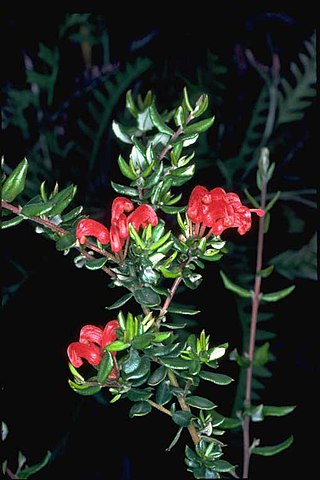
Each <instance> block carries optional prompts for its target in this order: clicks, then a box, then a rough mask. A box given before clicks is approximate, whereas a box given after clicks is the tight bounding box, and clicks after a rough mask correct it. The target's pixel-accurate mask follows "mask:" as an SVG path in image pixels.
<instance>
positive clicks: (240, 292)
mask: <svg viewBox="0 0 320 480" xmlns="http://www.w3.org/2000/svg"><path fill="white" fill-rule="evenodd" d="M220 275H221V277H222V280H223V284H224V286H225V287H226V288H227V289H228V290H231V292H234V293H236V294H237V295H239V296H240V297H243V298H251V297H252V293H251V292H250V290H246V289H245V288H242V287H240V286H239V285H236V284H235V283H233V282H232V281H231V280H229V278H228V277H227V275H226V274H225V273H224V272H223V271H222V270H220Z"/></svg>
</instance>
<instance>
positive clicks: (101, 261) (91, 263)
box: [85, 257, 108, 270]
mask: <svg viewBox="0 0 320 480" xmlns="http://www.w3.org/2000/svg"><path fill="white" fill-rule="evenodd" d="M107 260H108V259H107V258H106V257H101V258H93V259H92V260H89V259H87V261H86V263H85V266H86V268H87V269H88V270H99V268H102V267H103V266H104V265H105V263H106V262H107Z"/></svg>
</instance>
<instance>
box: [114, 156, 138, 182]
mask: <svg viewBox="0 0 320 480" xmlns="http://www.w3.org/2000/svg"><path fill="white" fill-rule="evenodd" d="M118 165H119V168H120V171H121V173H122V175H124V176H125V177H127V178H130V180H135V179H136V175H135V174H134V173H133V171H132V170H131V168H130V166H129V165H128V164H127V162H126V161H125V159H124V158H123V157H122V156H121V155H119V157H118Z"/></svg>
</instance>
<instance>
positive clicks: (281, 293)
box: [261, 285, 296, 302]
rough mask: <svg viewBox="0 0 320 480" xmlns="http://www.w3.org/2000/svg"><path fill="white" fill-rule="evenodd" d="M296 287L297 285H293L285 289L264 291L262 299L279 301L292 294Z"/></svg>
mask: <svg viewBox="0 0 320 480" xmlns="http://www.w3.org/2000/svg"><path fill="white" fill-rule="evenodd" d="M295 288H296V286H295V285H291V286H290V287H287V288H284V289H283V290H278V291H277V292H272V293H263V294H262V295H261V300H264V301H265V302H277V301H278V300H281V299H282V298H285V297H287V296H288V295H290V293H291V292H292V291H293V290H294V289H295Z"/></svg>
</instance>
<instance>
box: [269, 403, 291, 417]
mask: <svg viewBox="0 0 320 480" xmlns="http://www.w3.org/2000/svg"><path fill="white" fill-rule="evenodd" d="M295 408H296V406H295V405H293V406H284V407H273V406H270V405H264V406H263V415H264V416H265V417H267V416H272V417H283V416H284V415H288V414H289V413H291V412H293V410H294V409H295Z"/></svg>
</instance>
